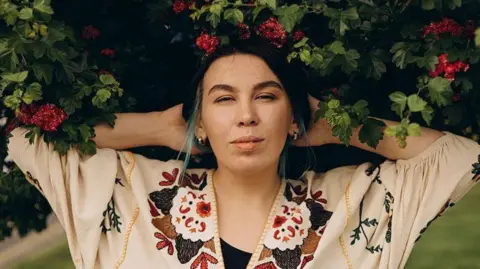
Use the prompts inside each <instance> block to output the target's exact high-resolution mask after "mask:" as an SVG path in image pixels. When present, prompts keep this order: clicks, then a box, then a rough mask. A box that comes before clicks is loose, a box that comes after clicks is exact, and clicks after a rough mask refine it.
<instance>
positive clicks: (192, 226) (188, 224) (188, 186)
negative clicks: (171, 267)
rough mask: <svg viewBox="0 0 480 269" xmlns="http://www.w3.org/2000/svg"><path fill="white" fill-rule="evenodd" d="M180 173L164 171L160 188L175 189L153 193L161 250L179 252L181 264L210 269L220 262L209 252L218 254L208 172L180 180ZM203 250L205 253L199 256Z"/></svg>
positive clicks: (153, 213) (151, 202)
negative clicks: (215, 247) (210, 266)
mask: <svg viewBox="0 0 480 269" xmlns="http://www.w3.org/2000/svg"><path fill="white" fill-rule="evenodd" d="M179 172H180V170H179V169H178V168H175V169H173V170H172V172H171V173H169V172H162V173H161V179H160V181H159V185H160V186H162V187H165V186H172V187H171V188H165V189H162V190H160V191H154V192H151V193H150V194H149V198H150V199H148V201H147V202H148V205H149V208H150V214H151V216H152V224H153V226H155V228H157V230H158V232H155V233H154V236H155V237H156V238H158V239H160V241H159V242H158V243H157V249H158V250H163V249H166V250H167V253H168V255H174V254H175V250H176V254H177V258H178V260H179V262H180V263H182V264H186V263H189V262H192V263H191V265H190V268H192V269H195V268H201V269H206V268H209V264H213V265H215V264H217V263H218V260H217V259H216V258H215V257H213V256H212V255H210V254H208V253H207V252H205V251H210V252H211V253H215V251H214V250H215V249H214V247H213V246H214V244H213V236H214V226H213V225H214V223H213V218H212V207H211V203H210V199H209V198H210V197H208V194H207V193H205V192H203V189H204V188H205V186H206V173H203V174H202V175H200V176H199V175H197V174H185V175H184V176H183V177H182V178H179ZM177 180H178V182H177ZM202 249H203V250H205V251H202V252H201V254H199V252H200V250H202ZM194 258H195V259H194ZM192 260H193V261H192Z"/></svg>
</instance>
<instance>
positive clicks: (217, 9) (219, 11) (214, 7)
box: [210, 4, 223, 17]
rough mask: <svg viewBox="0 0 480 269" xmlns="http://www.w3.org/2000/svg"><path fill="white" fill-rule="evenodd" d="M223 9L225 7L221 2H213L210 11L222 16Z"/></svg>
mask: <svg viewBox="0 0 480 269" xmlns="http://www.w3.org/2000/svg"><path fill="white" fill-rule="evenodd" d="M222 10H223V7H222V5H220V4H213V5H211V6H210V13H211V14H215V15H217V16H218V17H220V15H222Z"/></svg>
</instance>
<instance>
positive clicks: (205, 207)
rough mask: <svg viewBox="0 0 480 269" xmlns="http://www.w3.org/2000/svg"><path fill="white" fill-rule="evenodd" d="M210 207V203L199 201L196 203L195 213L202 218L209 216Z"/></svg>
mask: <svg viewBox="0 0 480 269" xmlns="http://www.w3.org/2000/svg"><path fill="white" fill-rule="evenodd" d="M211 211H212V207H211V206H210V203H205V202H199V203H197V214H198V215H199V216H200V217H202V218H207V217H210V213H211Z"/></svg>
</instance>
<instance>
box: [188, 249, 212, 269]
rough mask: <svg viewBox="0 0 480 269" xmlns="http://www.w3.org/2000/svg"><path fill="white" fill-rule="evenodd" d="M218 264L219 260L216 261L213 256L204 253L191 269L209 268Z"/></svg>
mask: <svg viewBox="0 0 480 269" xmlns="http://www.w3.org/2000/svg"><path fill="white" fill-rule="evenodd" d="M209 263H211V264H217V263H218V260H217V259H215V257H213V256H212V255H209V254H207V253H205V252H202V254H200V255H199V256H198V257H197V258H196V259H195V261H193V263H192V266H190V268H191V269H196V268H198V267H200V268H201V269H205V268H208V264H209Z"/></svg>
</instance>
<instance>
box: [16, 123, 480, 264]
mask: <svg viewBox="0 0 480 269" xmlns="http://www.w3.org/2000/svg"><path fill="white" fill-rule="evenodd" d="M25 133H26V130H24V129H21V128H18V129H16V130H14V131H13V132H12V134H13V137H12V138H10V143H9V153H10V154H11V156H12V157H13V159H14V161H15V162H16V163H17V165H18V166H19V167H20V168H21V169H22V171H23V172H24V173H25V175H26V177H27V179H28V180H29V181H30V182H31V183H32V184H34V185H35V186H36V187H37V188H38V190H39V191H40V192H42V194H43V195H44V196H45V197H46V198H47V199H48V201H49V203H50V204H51V206H52V208H53V210H54V212H55V214H56V215H57V216H58V218H59V220H60V222H61V224H62V225H63V227H64V228H65V231H66V234H67V238H68V244H69V247H70V251H71V254H72V258H73V261H74V263H75V266H76V268H88V269H90V268H135V269H143V268H172V269H177V268H191V269H196V268H199V269H210V268H224V264H223V258H222V253H221V247H220V239H219V236H218V231H217V226H218V225H217V216H216V201H215V195H214V192H215V190H214V186H213V185H212V180H211V176H212V173H213V172H214V171H213V170H207V169H190V170H188V171H187V174H186V175H185V176H184V177H180V173H181V171H182V165H183V162H181V161H174V160H171V161H168V162H161V161H158V160H152V159H148V158H145V157H143V156H141V155H135V154H132V153H130V152H127V151H115V150H112V149H98V151H97V154H95V155H93V156H88V157H87V156H81V155H79V154H78V153H77V151H75V150H70V151H69V152H68V153H67V155H66V156H60V155H59V154H58V153H56V152H55V151H54V150H53V145H48V144H46V143H44V142H43V140H41V139H37V140H36V141H35V143H34V144H33V145H30V144H29V142H28V140H27V139H25V138H24V135H25ZM479 154H480V145H478V144H477V143H476V142H474V141H472V140H469V139H467V138H464V137H460V136H457V135H454V134H451V133H448V132H445V135H444V136H442V137H441V138H439V139H438V140H437V141H435V142H434V143H433V144H432V145H430V146H429V147H428V149H426V150H425V151H424V152H423V153H421V154H420V155H418V156H416V157H414V158H412V159H409V160H398V161H385V162H384V163H382V164H381V165H379V166H378V167H375V166H372V165H371V164H369V163H364V164H362V165H359V166H345V167H340V168H336V169H332V170H330V171H327V172H325V173H320V174H319V173H315V172H308V173H307V174H306V176H304V177H303V178H301V179H296V180H290V179H289V180H284V181H283V183H282V187H281V189H280V191H279V193H278V195H277V199H276V202H275V203H274V205H273V207H272V209H271V212H270V217H269V220H268V222H267V224H266V226H265V230H264V233H263V235H262V237H261V238H260V239H259V243H258V246H257V249H256V251H255V252H254V253H253V255H252V258H251V260H250V263H249V266H248V268H255V269H274V268H282V269H290V268H302V269H303V268H304V269H321V268H327V269H330V268H335V269H342V268H348V269H351V268H362V269H363V268H382V269H386V268H403V267H404V266H405V264H406V262H407V259H408V257H409V255H410V253H411V251H412V248H413V246H414V245H415V242H416V241H417V240H418V238H419V237H420V236H421V234H422V233H423V232H424V231H425V230H426V228H427V227H428V226H429V225H430V223H431V222H432V221H433V220H435V219H436V218H437V217H438V216H439V215H440V214H442V213H443V212H444V211H445V210H446V209H447V208H449V207H450V206H452V205H453V204H454V203H455V202H457V201H458V200H459V199H460V198H462V197H463V196H464V195H465V193H466V192H467V191H468V190H470V188H471V187H472V186H473V185H475V183H476V182H477V181H479V180H480V164H478V162H479V157H480V156H479ZM474 164H476V165H475V166H472V165H474Z"/></svg>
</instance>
